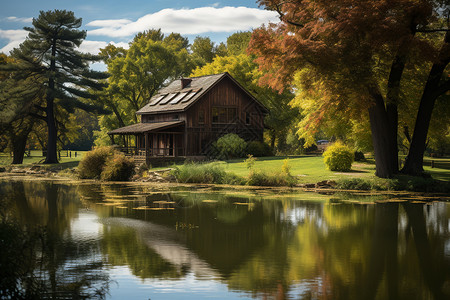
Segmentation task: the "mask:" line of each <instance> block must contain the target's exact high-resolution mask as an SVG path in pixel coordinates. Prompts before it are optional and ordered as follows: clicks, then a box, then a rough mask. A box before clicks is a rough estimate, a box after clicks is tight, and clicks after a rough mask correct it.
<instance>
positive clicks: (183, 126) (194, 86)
mask: <svg viewBox="0 0 450 300" xmlns="http://www.w3.org/2000/svg"><path fill="white" fill-rule="evenodd" d="M267 113H268V111H267V109H266V108H265V107H264V106H263V105H262V104H261V103H259V102H258V100H256V98H255V97H254V96H253V95H252V94H250V93H249V92H248V91H247V90H246V89H244V88H243V87H242V86H241V85H240V84H239V83H238V82H237V81H236V80H235V79H234V78H233V77H231V75H230V74H228V73H222V74H215V75H208V76H201V77H193V78H182V79H178V80H175V81H173V82H172V83H170V84H169V85H168V86H167V87H165V88H162V89H161V90H159V91H158V93H157V94H156V95H154V96H153V97H152V98H151V99H150V101H149V102H148V103H147V105H145V106H144V107H143V108H141V109H140V110H139V111H137V112H136V114H137V115H140V116H141V123H138V124H134V125H130V126H126V127H122V128H118V129H115V130H112V131H110V132H108V134H109V135H110V137H111V139H112V142H113V144H114V143H115V140H114V136H116V135H124V136H125V140H126V141H128V143H127V144H128V145H130V144H134V146H133V147H123V148H122V150H123V151H124V152H126V153H127V154H129V155H133V156H134V157H135V159H136V160H138V161H144V159H145V161H146V162H147V164H149V163H153V161H152V160H154V159H155V158H172V160H174V158H177V157H183V158H186V157H198V156H210V155H211V154H212V153H211V151H212V150H211V149H212V148H211V145H212V143H213V142H215V141H216V140H217V139H218V138H219V137H221V136H223V135H225V134H227V133H236V134H238V135H239V136H240V137H242V138H243V139H244V140H246V141H253V140H257V141H262V140H263V130H264V116H265V114H267ZM133 142H134V143H133Z"/></svg>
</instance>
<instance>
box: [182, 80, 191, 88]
mask: <svg viewBox="0 0 450 300" xmlns="http://www.w3.org/2000/svg"><path fill="white" fill-rule="evenodd" d="M191 81H192V79H191V78H181V88H182V89H184V88H185V87H187V86H188V85H189V84H190V83H191Z"/></svg>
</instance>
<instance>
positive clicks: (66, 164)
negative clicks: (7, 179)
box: [0, 150, 86, 169]
mask: <svg viewBox="0 0 450 300" xmlns="http://www.w3.org/2000/svg"><path fill="white" fill-rule="evenodd" d="M71 152H72V157H64V156H62V157H61V158H59V164H49V165H45V167H47V168H53V167H56V168H58V169H66V168H74V167H76V166H78V163H79V162H80V160H81V158H82V157H83V155H84V153H86V151H76V153H77V157H75V151H71ZM61 153H64V155H65V154H66V153H65V150H64V151H63V152H61ZM12 160H13V158H12V155H10V154H9V153H0V166H3V167H5V166H10V165H11V163H12ZM44 160H45V157H44V156H42V151H41V150H32V151H30V156H27V155H25V156H24V158H23V164H21V165H14V166H15V167H31V166H33V165H36V164H41V163H43V162H44Z"/></svg>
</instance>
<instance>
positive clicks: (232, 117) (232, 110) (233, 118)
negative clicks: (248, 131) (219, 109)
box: [227, 107, 237, 123]
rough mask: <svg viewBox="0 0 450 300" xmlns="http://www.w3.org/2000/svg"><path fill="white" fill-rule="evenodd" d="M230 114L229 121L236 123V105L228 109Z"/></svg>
mask: <svg viewBox="0 0 450 300" xmlns="http://www.w3.org/2000/svg"><path fill="white" fill-rule="evenodd" d="M227 114H228V123H236V119H237V108H236V107H230V108H228V109H227Z"/></svg>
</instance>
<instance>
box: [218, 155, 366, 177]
mask: <svg viewBox="0 0 450 300" xmlns="http://www.w3.org/2000/svg"><path fill="white" fill-rule="evenodd" d="M286 158H288V159H289V165H290V166H291V175H293V176H295V177H297V178H298V181H299V183H312V182H314V183H315V182H318V181H322V180H338V179H341V178H349V177H359V178H361V177H362V178H364V177H367V178H369V177H372V176H373V174H374V173H375V165H373V164H368V163H360V162H355V163H353V167H352V170H351V171H350V172H332V171H329V170H327V169H326V167H325V164H324V162H323V157H322V156H289V157H285V156H283V157H278V156H277V157H264V158H258V159H257V160H256V162H255V166H254V168H255V169H260V170H264V171H267V172H279V171H281V166H282V165H283V161H284V159H286ZM222 164H224V165H225V170H226V171H227V172H232V173H235V174H237V175H239V176H247V175H248V169H247V166H246V164H245V162H244V160H243V159H240V160H230V161H227V162H222Z"/></svg>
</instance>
